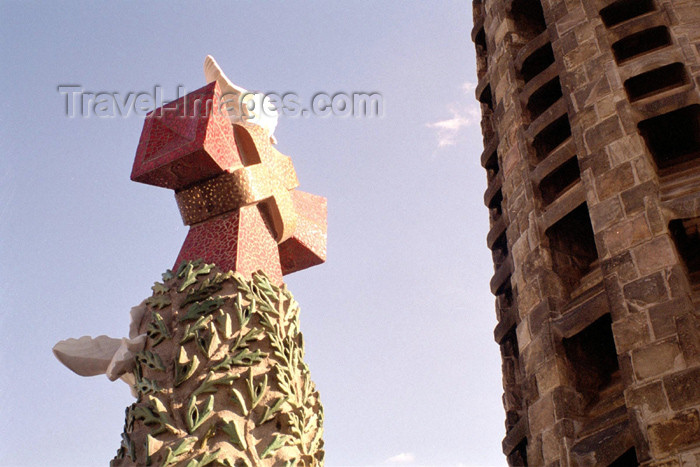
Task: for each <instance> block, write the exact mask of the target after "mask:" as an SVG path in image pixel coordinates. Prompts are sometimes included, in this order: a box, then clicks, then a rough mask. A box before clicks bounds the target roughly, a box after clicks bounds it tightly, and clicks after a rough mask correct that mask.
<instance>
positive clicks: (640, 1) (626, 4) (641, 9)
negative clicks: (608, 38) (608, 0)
mask: <svg viewBox="0 0 700 467" xmlns="http://www.w3.org/2000/svg"><path fill="white" fill-rule="evenodd" d="M650 11H654V2H653V1H652V0H620V1H618V2H615V3H613V4H612V5H610V6H607V7H605V8H603V9H602V10H600V17H601V18H602V19H603V23H604V24H605V26H606V27H612V26H615V25H616V24H620V23H623V22H625V21H627V20H630V19H632V18H636V17H637V16H641V15H643V14H645V13H649V12H650Z"/></svg>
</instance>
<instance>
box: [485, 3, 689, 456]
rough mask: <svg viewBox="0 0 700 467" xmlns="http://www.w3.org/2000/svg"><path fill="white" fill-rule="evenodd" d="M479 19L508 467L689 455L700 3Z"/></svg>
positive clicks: (562, 8) (516, 11) (549, 10)
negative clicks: (502, 361) (495, 209)
mask: <svg viewBox="0 0 700 467" xmlns="http://www.w3.org/2000/svg"><path fill="white" fill-rule="evenodd" d="M474 11H475V15H474V17H475V29H474V34H473V38H474V39H475V41H476V43H477V51H478V55H479V56H478V63H479V78H480V81H479V87H478V88H477V97H478V98H479V100H480V101H481V103H482V110H483V113H484V121H485V122H486V123H488V124H490V125H488V124H484V125H483V127H484V135H485V147H486V149H485V152H484V156H482V163H484V166H485V167H486V168H487V172H488V176H489V188H488V189H487V192H486V195H485V201H486V203H487V205H488V206H489V207H490V208H492V218H491V232H490V233H489V237H488V239H487V241H488V244H489V247H490V248H491V249H492V251H493V253H494V263H495V267H496V273H495V275H494V278H493V279H492V284H491V285H492V290H493V292H494V293H495V294H496V295H497V297H498V299H497V315H498V319H499V324H498V326H497V327H496V330H495V337H496V340H497V341H498V342H499V343H500V344H501V349H502V355H503V360H504V365H503V367H504V389H505V396H504V404H505V407H506V411H507V420H506V428H507V434H506V438H505V439H504V443H503V448H504V452H505V454H506V455H507V456H508V460H509V463H510V464H511V465H523V464H526V463H529V464H530V465H609V464H615V463H617V464H615V465H633V464H634V463H635V462H641V463H643V464H644V465H657V464H659V465H660V463H664V462H671V463H673V462H677V463H679V462H690V463H691V464H692V463H694V462H697V459H696V457H695V456H697V450H698V448H700V424H699V419H698V403H700V400H699V399H700V395H699V394H698V391H696V390H695V389H694V388H696V387H700V370H699V369H698V358H699V356H698V352H699V351H700V340H699V339H700V330H699V328H698V303H699V302H700V236H699V235H698V225H699V224H700V221H698V216H699V214H700V159H699V158H700V101H699V100H698V99H699V98H700V94H699V93H698V89H697V83H698V74H700V67H699V66H698V57H699V55H698V54H699V50H700V5H698V4H697V3H696V2H692V1H673V2H671V1H657V0H618V1H612V0H599V1H584V0H566V1H559V0H542V1H539V0H505V1H493V2H488V3H486V4H485V5H482V4H481V2H474ZM491 126H493V131H491V132H489V131H488V130H490V128H491ZM496 137H497V138H498V142H494V141H493V138H496ZM494 171H495V172H496V174H497V176H494V175H493V172H494ZM494 200H495V201H494ZM496 206H498V207H500V211H502V213H503V214H502V216H500V217H499V218H494V211H493V207H496ZM664 465H666V464H664ZM671 465H675V464H671Z"/></svg>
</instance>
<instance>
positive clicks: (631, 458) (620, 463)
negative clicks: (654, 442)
mask: <svg viewBox="0 0 700 467" xmlns="http://www.w3.org/2000/svg"><path fill="white" fill-rule="evenodd" d="M632 465H639V461H638V460H637V451H635V449H634V448H630V449H628V450H627V451H625V453H624V454H622V455H621V456H620V457H618V458H617V459H615V460H614V461H613V462H612V464H610V465H609V466H608V467H630V466H632Z"/></svg>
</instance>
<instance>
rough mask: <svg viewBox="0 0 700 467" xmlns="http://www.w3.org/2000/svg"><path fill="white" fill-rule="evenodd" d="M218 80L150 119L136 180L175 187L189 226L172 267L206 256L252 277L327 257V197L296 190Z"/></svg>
mask: <svg viewBox="0 0 700 467" xmlns="http://www.w3.org/2000/svg"><path fill="white" fill-rule="evenodd" d="M219 96H220V91H219V88H218V85H217V83H216V82H213V83H210V84H208V85H207V86H205V87H203V88H201V89H199V90H197V91H194V92H193V93H191V94H188V95H187V96H184V97H183V98H182V99H179V100H178V101H175V102H173V103H170V104H168V105H166V106H164V107H162V108H159V109H156V110H155V111H154V112H153V114H152V115H150V116H149V117H147V118H146V121H145V122H144V129H143V132H142V134H141V141H140V142H139V146H138V149H137V152H136V160H135V161H134V169H133V171H132V179H133V180H135V181H139V182H142V183H147V184H151V185H156V186H162V187H165V188H172V189H174V190H175V191H176V193H175V199H176V201H177V204H178V208H179V209H180V213H181V215H182V218H183V221H184V223H185V225H189V226H190V231H189V233H188V235H187V238H186V239H185V243H184V244H183V246H182V249H181V251H180V254H179V255H178V258H177V260H176V263H175V267H176V268H177V266H178V265H179V263H180V262H182V261H185V260H195V259H199V258H201V259H204V260H205V261H206V262H208V263H216V264H217V265H218V266H219V267H221V268H222V269H224V270H228V269H230V270H234V271H238V272H241V273H242V274H244V275H246V276H248V277H250V274H252V273H253V272H254V271H257V270H263V271H265V273H266V274H267V275H268V276H270V278H271V279H272V280H273V281H274V282H277V283H281V282H282V275H283V274H289V273H291V272H295V271H299V270H301V269H305V268H308V267H310V266H314V265H316V264H321V263H323V262H324V261H325V258H326V200H325V198H323V197H321V196H316V195H311V194H309V193H304V192H301V191H297V190H296V189H295V188H296V187H297V186H298V185H299V181H298V180H297V176H296V172H295V170H294V165H293V164H292V161H291V159H290V158H289V157H288V156H285V155H284V154H282V153H281V152H279V151H278V150H277V149H275V148H274V147H273V146H272V144H271V143H270V136H269V134H268V133H267V131H266V130H265V129H264V128H261V127H259V126H257V125H239V124H234V125H231V123H230V122H229V120H228V119H227V118H226V116H225V114H224V115H221V114H219V113H218V112H208V113H202V112H196V111H195V106H196V105H197V102H200V104H199V105H203V104H201V102H206V101H210V102H211V104H212V105H213V106H214V108H218V100H219Z"/></svg>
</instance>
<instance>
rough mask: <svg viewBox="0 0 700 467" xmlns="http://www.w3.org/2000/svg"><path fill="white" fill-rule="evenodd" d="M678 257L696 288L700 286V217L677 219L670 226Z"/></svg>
mask: <svg viewBox="0 0 700 467" xmlns="http://www.w3.org/2000/svg"><path fill="white" fill-rule="evenodd" d="M668 230H669V231H670V232H671V236H672V237H673V241H674V242H675V244H676V250H678V255H679V256H680V257H681V259H682V260H683V263H685V267H686V268H687V269H688V277H689V279H690V282H691V284H692V285H693V287H694V288H696V287H697V286H698V285H700V217H694V218H691V219H676V220H673V221H671V222H670V223H669V224H668Z"/></svg>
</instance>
